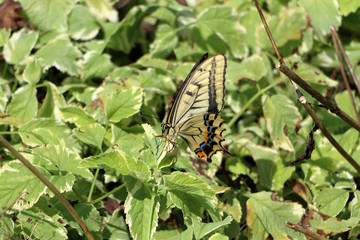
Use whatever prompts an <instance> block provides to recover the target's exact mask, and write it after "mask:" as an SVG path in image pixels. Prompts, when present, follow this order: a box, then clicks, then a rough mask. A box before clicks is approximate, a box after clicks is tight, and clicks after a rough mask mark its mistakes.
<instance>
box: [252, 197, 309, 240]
mask: <svg viewBox="0 0 360 240" xmlns="http://www.w3.org/2000/svg"><path fill="white" fill-rule="evenodd" d="M247 195H248V197H249V200H248V201H247V202H246V206H247V216H246V222H247V225H248V227H249V228H250V229H251V232H252V234H251V238H250V239H265V238H266V237H267V236H268V234H271V236H272V237H273V238H274V239H278V240H282V239H284V240H288V239H289V237H288V236H291V237H293V238H296V239H304V240H305V237H304V235H302V234H300V233H297V232H295V231H294V230H292V229H290V228H287V227H285V223H286V222H293V223H297V222H299V221H300V219H301V216H302V215H303V214H304V209H303V208H302V206H301V205H300V204H297V203H293V202H280V201H273V200H271V193H270V192H259V193H254V194H247Z"/></svg>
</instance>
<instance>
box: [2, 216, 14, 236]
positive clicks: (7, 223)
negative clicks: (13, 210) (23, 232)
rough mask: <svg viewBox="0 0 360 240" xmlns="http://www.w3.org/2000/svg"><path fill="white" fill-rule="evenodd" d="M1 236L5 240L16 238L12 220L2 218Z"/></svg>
mask: <svg viewBox="0 0 360 240" xmlns="http://www.w3.org/2000/svg"><path fill="white" fill-rule="evenodd" d="M0 234H1V235H0V237H2V238H4V239H14V238H15V229H14V222H13V220H12V219H11V218H8V217H5V216H2V218H1V221H0Z"/></svg>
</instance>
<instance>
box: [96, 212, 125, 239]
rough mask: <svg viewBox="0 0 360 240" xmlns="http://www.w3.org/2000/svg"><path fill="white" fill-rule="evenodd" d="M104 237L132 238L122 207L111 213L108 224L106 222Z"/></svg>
mask: <svg viewBox="0 0 360 240" xmlns="http://www.w3.org/2000/svg"><path fill="white" fill-rule="evenodd" d="M103 233H104V238H106V239H114V240H115V239H124V240H130V235H129V232H128V228H127V226H126V223H125V221H124V217H123V214H121V213H120V209H116V210H115V211H114V212H113V214H112V215H111V218H110V220H109V221H108V224H106V226H105V229H104V231H103Z"/></svg>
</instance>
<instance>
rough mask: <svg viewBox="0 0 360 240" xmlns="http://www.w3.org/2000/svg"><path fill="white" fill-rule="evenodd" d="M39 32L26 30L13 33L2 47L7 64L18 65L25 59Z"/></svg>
mask: <svg viewBox="0 0 360 240" xmlns="http://www.w3.org/2000/svg"><path fill="white" fill-rule="evenodd" d="M38 36H39V32H36V31H31V30H28V29H26V28H23V29H21V30H20V31H18V32H15V33H14V34H13V35H12V36H11V37H10V39H9V40H8V41H7V42H6V43H5V45H4V58H5V60H6V61H7V62H8V63H11V64H18V63H20V62H21V61H22V60H24V58H25V57H27V56H28V55H29V54H30V52H31V50H32V49H33V47H34V46H35V43H36V41H37V39H38Z"/></svg>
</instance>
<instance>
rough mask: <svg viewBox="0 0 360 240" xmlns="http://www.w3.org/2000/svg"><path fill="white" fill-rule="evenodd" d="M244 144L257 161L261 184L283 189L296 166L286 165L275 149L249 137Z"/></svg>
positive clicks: (270, 187) (274, 188)
mask: <svg viewBox="0 0 360 240" xmlns="http://www.w3.org/2000/svg"><path fill="white" fill-rule="evenodd" d="M243 146H244V148H246V149H247V150H248V151H249V153H250V154H251V156H252V157H253V159H254V160H255V162H256V165H257V171H258V174H259V181H260V184H261V185H263V186H265V187H267V188H269V189H273V190H280V189H282V188H283V186H284V183H285V182H286V180H287V179H288V178H289V177H290V176H291V174H292V172H293V171H294V169H295V168H294V167H285V166H284V163H283V161H282V159H281V158H280V156H279V153H278V152H277V151H276V150H275V149H271V148H268V147H265V146H261V145H256V144H254V143H252V142H250V141H248V140H247V139H246V140H245V141H244V142H243Z"/></svg>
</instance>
